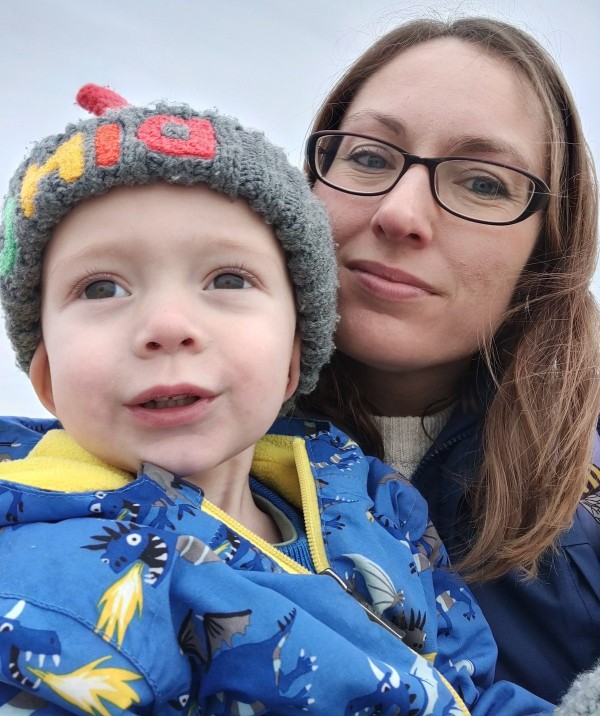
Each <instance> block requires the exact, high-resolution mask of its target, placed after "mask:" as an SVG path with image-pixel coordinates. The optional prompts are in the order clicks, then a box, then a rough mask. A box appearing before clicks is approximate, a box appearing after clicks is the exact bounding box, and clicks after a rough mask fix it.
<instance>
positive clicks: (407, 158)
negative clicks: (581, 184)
mask: <svg viewBox="0 0 600 716" xmlns="http://www.w3.org/2000/svg"><path fill="white" fill-rule="evenodd" d="M327 136H339V137H358V138H359V139H369V140H371V141H373V142H377V143H378V144H383V145H385V146H387V147H390V148H391V149H394V150H395V151H396V152H398V153H399V154H401V155H402V156H403V157H404V166H403V167H402V170H401V171H400V173H399V174H398V176H397V177H396V180H395V181H394V183H393V184H392V185H391V186H390V187H388V188H387V189H385V190H383V191H373V192H362V191H353V190H352V189H343V188H341V187H339V186H337V185H335V184H332V183H331V182H329V181H327V179H326V178H325V177H323V176H322V175H321V174H320V172H319V171H318V169H317V161H316V146H317V142H318V141H319V139H320V138H321V137H327ZM306 158H307V161H308V166H309V167H310V171H311V173H312V175H313V177H314V178H315V179H318V180H319V181H320V182H322V183H323V184H326V185H327V186H329V187H331V188H332V189H336V190H337V191H341V192H344V193H345V194H352V195H354V196H382V195H383V194H388V193H389V192H390V191H392V189H393V188H394V187H395V186H396V184H398V182H399V181H400V179H402V177H403V176H404V175H405V174H406V172H407V171H408V170H409V169H410V167H411V166H413V165H414V164H423V166H425V167H427V170H428V172H429V184H430V189H431V195H432V196H433V198H434V200H435V202H436V203H437V204H438V205H439V206H441V207H442V209H444V210H445V211H447V212H448V213H449V214H452V215H453V216H458V217H459V218H460V219H464V220H465V221H473V222H475V223H476V224H487V225H489V226H510V225H511V224H518V223H519V222H521V221H524V220H525V219H527V218H529V217H530V216H532V215H533V214H536V213H537V212H538V211H542V210H543V209H545V208H546V205H547V204H548V200H549V198H550V188H549V187H548V185H547V184H546V182H545V181H544V180H543V179H540V177H538V176H536V175H535V174H532V173H531V172H528V171H526V170H525V169H520V168H519V167H513V166H511V165H510V164H504V163H503V162H495V161H492V160H489V159H476V158H474V157H431V158H426V157H419V156H417V155H416V154H411V153H410V152H406V151H405V150H404V149H402V148H401V147H398V146H397V145H396V144H392V143H391V142H386V141H385V140H383V139H378V138H377V137H373V136H371V135H370V134H359V133H357V132H344V131H342V130H339V129H328V130H322V131H320V132H313V134H311V135H310V136H309V137H308V141H307V143H306ZM448 161H476V162H481V163H482V164H491V165H492V166H496V167H502V168H503V169H510V170H512V171H514V172H517V173H518V174H522V175H523V176H525V177H527V178H528V179H530V180H531V182H532V183H533V186H534V190H533V192H532V194H531V199H530V201H529V204H527V206H526V207H525V209H524V210H523V211H522V212H521V214H519V216H517V218H516V219H511V220H510V221H485V220H484V219H474V218H472V217H470V216H465V215H464V214H460V213H458V212H457V211H454V210H453V209H450V208H449V207H447V206H446V205H445V204H444V203H442V201H441V199H440V198H439V196H438V194H437V190H436V188H435V172H436V170H437V167H438V166H439V165H440V164H442V163H443V162H448Z"/></svg>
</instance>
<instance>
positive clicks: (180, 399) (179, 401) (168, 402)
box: [144, 395, 198, 409]
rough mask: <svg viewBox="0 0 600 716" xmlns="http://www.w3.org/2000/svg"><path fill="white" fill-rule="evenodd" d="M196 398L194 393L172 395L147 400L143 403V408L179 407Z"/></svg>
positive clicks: (192, 401)
mask: <svg viewBox="0 0 600 716" xmlns="http://www.w3.org/2000/svg"><path fill="white" fill-rule="evenodd" d="M196 400H198V398H197V397H196V396H194V395H173V396H170V397H168V398H162V399H160V400H158V399H157V400H149V401H148V402H147V403H144V408H152V409H153V408H181V407H183V406H184V405H190V404H191V403H194V402H195V401H196Z"/></svg>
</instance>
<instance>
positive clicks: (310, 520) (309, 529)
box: [292, 438, 330, 574]
mask: <svg viewBox="0 0 600 716" xmlns="http://www.w3.org/2000/svg"><path fill="white" fill-rule="evenodd" d="M292 449H293V451H294V460H295V462H296V471H297V473H298V481H299V483H300V495H301V496H302V508H303V512H304V526H305V529H306V538H307V540H308V549H309V550H310V556H311V557H312V561H313V564H314V566H315V571H316V572H317V574H319V573H320V572H323V571H325V570H327V569H330V564H329V560H328V559H327V554H326V553H325V543H324V542H323V533H322V532H321V513H320V510H319V502H318V500H317V493H316V491H315V480H314V477H313V473H312V468H311V466H310V462H309V459H308V455H307V454H306V445H305V443H304V440H303V439H302V438H294V440H293V442H292Z"/></svg>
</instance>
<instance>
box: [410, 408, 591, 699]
mask: <svg viewBox="0 0 600 716" xmlns="http://www.w3.org/2000/svg"><path fill="white" fill-rule="evenodd" d="M484 414H485V405H484V404H482V405H481V406H480V408H479V410H472V411H469V410H463V409H461V408H459V409H457V411H456V412H455V414H454V415H453V416H452V417H451V419H450V420H449V422H448V424H447V425H446V426H445V427H444V429H443V430H442V432H441V433H440V435H439V436H438V438H437V439H436V441H435V443H434V444H433V446H432V447H431V449H430V450H429V451H428V453H427V454H426V455H425V457H424V458H423V460H422V461H421V464H420V465H419V466H418V468H417V470H416V471H415V473H414V474H413V477H412V482H413V484H414V485H415V486H416V487H417V488H418V489H419V491H420V492H421V494H422V495H423V496H424V497H425V499H426V500H427V503H428V506H429V515H430V518H431V520H432V522H433V523H434V524H435V526H436V528H437V530H438V532H439V534H440V537H441V538H442V540H443V542H444V544H445V546H446V548H447V549H448V552H449V553H450V558H451V559H454V558H456V556H457V555H458V553H459V552H460V551H461V549H464V546H465V544H466V543H467V540H468V537H469V536H468V534H467V531H466V526H467V525H468V524H469V511H468V508H467V506H466V504H465V499H464V498H465V487H464V486H465V485H468V484H472V483H473V481H474V480H475V479H476V473H477V464H478V459H479V455H480V446H481V431H482V427H483V417H484ZM599 467H600V439H599V438H598V435H596V438H595V443H594V452H593V456H592V460H591V464H590V477H589V481H588V488H587V490H586V492H585V494H584V495H583V496H582V499H581V503H580V505H579V508H578V509H577V513H576V515H575V519H574V521H573V525H572V527H571V529H570V530H568V531H567V532H566V533H565V534H563V536H562V537H561V539H560V547H559V551H558V553H556V554H553V555H549V556H548V558H547V559H545V560H544V561H543V564H542V567H541V570H540V574H539V578H538V579H536V580H534V581H524V580H523V579H522V578H521V577H519V575H518V574H516V573H515V572H512V573H510V574H508V575H507V576H506V577H504V578H502V579H499V580H497V581H495V582H492V583H486V584H479V585H471V588H472V590H473V592H474V594H475V596H476V598H477V600H478V602H479V604H480V606H481V608H482V610H483V613H484V614H485V616H486V618H487V620H488V622H489V623H490V626H491V628H492V632H493V634H494V637H495V639H496V642H497V644H498V650H499V656H498V666H497V670H496V678H497V679H507V680H510V681H514V682H516V683H519V684H521V685H522V686H524V687H525V688H527V689H529V690H530V691H532V692H534V693H536V694H539V695H540V696H542V697H543V698H545V699H547V700H548V701H551V702H553V703H557V702H558V700H559V699H560V697H561V696H562V694H563V693H564V692H565V691H566V690H567V689H568V687H569V684H570V683H571V681H572V680H573V679H574V677H575V676H576V675H577V674H578V673H579V672H581V671H584V670H587V669H589V668H591V667H592V666H593V665H594V663H595V662H596V661H597V660H598V658H600V491H599V487H600V470H599Z"/></svg>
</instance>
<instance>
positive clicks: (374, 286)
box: [346, 261, 436, 301]
mask: <svg viewBox="0 0 600 716" xmlns="http://www.w3.org/2000/svg"><path fill="white" fill-rule="evenodd" d="M346 268H347V269H348V270H349V271H350V272H351V274H352V276H353V277H354V278H355V280H356V282H357V283H358V284H359V286H360V287H361V288H362V289H364V290H365V291H367V292H368V293H369V294H371V295H373V296H376V297H377V298H382V299H384V300H390V301H405V300H408V299H415V298H424V297H427V296H432V295H435V294H436V292H435V291H434V290H433V288H432V287H431V286H430V285H429V284H427V283H425V282H424V281H422V280H421V279H419V278H417V277H416V276H413V275H412V274H409V273H407V272H406V271H402V270H401V269H397V268H395V267H391V266H387V265H385V264H381V263H379V262H376V261H350V262H348V263H347V264H346Z"/></svg>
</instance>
